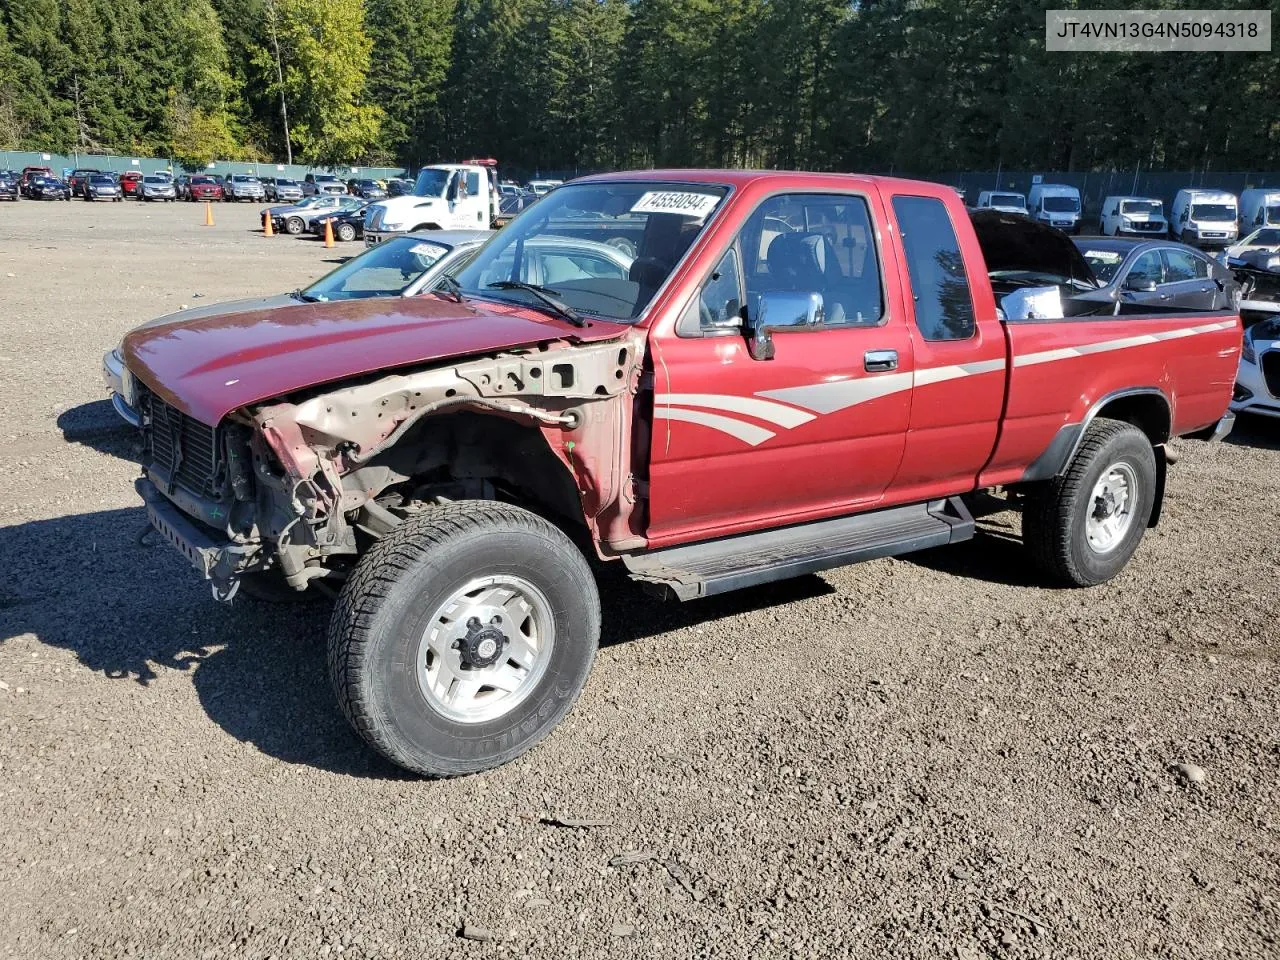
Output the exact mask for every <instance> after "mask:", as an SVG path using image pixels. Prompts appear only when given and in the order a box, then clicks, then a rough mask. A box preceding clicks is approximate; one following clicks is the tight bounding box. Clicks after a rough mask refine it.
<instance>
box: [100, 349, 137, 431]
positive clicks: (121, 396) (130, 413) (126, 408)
mask: <svg viewBox="0 0 1280 960" xmlns="http://www.w3.org/2000/svg"><path fill="white" fill-rule="evenodd" d="M125 375H126V371H125V368H124V361H123V360H122V359H121V358H120V355H119V354H118V353H117V352H116V351H115V350H108V351H107V352H106V353H104V354H103V355H102V382H103V384H105V385H106V388H107V390H108V391H109V392H110V393H111V406H112V407H114V408H115V411H116V413H117V414H119V415H120V419H122V420H123V421H124V422H125V423H127V424H129V426H131V427H138V428H141V426H142V417H141V416H140V415H139V413H138V411H137V410H135V409H134V408H133V407H132V406H131V405H130V403H129V400H128V399H126V397H130V396H131V395H132V393H133V390H132V389H131V387H129V386H126V384H125Z"/></svg>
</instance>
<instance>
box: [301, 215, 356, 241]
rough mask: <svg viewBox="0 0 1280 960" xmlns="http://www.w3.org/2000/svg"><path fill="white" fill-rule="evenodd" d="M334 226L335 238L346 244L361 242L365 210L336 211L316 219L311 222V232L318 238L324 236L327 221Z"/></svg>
mask: <svg viewBox="0 0 1280 960" xmlns="http://www.w3.org/2000/svg"><path fill="white" fill-rule="evenodd" d="M326 220H327V221H329V222H330V223H331V224H333V238H334V239H335V240H341V241H343V242H344V243H345V242H349V241H351V240H360V239H363V237H364V208H363V207H361V208H360V209H358V210H347V211H345V212H344V211H341V210H339V211H335V212H333V213H331V214H329V215H327V216H319V217H316V218H315V219H314V220H313V221H311V232H312V233H314V234H315V235H316V236H317V237H323V236H324V224H325V221H326Z"/></svg>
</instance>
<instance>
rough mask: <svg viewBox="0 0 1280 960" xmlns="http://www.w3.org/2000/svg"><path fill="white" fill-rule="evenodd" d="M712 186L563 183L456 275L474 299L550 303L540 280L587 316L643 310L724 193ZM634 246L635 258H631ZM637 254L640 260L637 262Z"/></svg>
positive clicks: (629, 315)
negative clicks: (541, 295) (525, 286)
mask: <svg viewBox="0 0 1280 960" xmlns="http://www.w3.org/2000/svg"><path fill="white" fill-rule="evenodd" d="M725 193H726V191H725V188H723V187H719V186H713V185H710V184H701V183H698V184H674V185H673V184H664V183H655V182H646V183H637V182H617V183H584V184H570V185H568V186H565V187H560V188H559V189H557V190H555V191H554V192H553V193H550V194H548V195H547V196H546V197H545V198H544V199H542V200H541V201H539V202H538V203H537V204H535V205H534V206H532V207H530V208H529V209H527V210H526V211H525V212H524V213H522V214H520V216H518V217H517V218H516V219H515V220H513V221H512V222H511V224H510V226H508V227H506V228H505V229H503V230H502V231H500V232H499V233H498V234H497V235H496V236H495V237H494V238H493V239H492V240H491V241H490V242H489V243H488V244H487V245H486V246H485V248H484V249H483V250H482V251H481V252H480V254H479V255H478V256H477V257H476V259H475V260H473V261H472V262H471V264H470V265H468V266H467V268H466V269H465V270H463V271H461V272H460V273H458V282H459V283H460V284H461V286H462V288H463V290H464V291H465V292H466V293H467V294H469V295H471V296H481V297H486V298H489V299H495V300H510V301H512V302H516V303H521V304H524V305H527V306H531V307H533V308H534V309H545V308H544V307H543V305H542V303H541V301H540V300H539V299H538V298H537V297H535V296H534V295H533V294H531V293H529V292H528V291H523V290H518V289H515V290H502V291H501V292H499V291H497V290H496V289H495V287H494V285H495V284H502V283H511V282H517V283H520V282H523V283H536V284H539V285H541V286H544V287H547V288H549V290H554V291H556V292H555V296H556V297H558V298H559V299H560V300H562V301H563V302H564V303H565V304H567V305H568V306H569V307H571V308H573V309H574V310H575V311H579V312H581V313H585V314H590V315H594V316H598V317H607V318H610V319H615V320H631V319H635V318H637V317H639V316H640V314H641V313H642V312H643V311H644V309H645V308H646V307H647V306H648V305H649V302H650V301H651V300H652V299H653V296H654V294H656V293H657V292H658V289H659V288H660V287H661V286H662V284H663V283H665V282H666V279H667V277H668V276H670V275H671V272H672V271H673V270H674V269H675V267H676V265H677V264H678V263H679V262H680V261H681V259H682V258H683V257H684V254H685V252H686V251H687V250H688V249H689V247H690V246H691V245H692V244H693V242H694V241H695V240H696V239H697V237H698V235H699V234H701V233H702V230H703V228H704V227H705V226H706V224H707V222H708V220H710V218H711V216H712V215H713V214H714V213H715V211H716V209H717V208H718V207H719V206H720V203H721V201H722V200H723V199H724V197H725ZM633 251H634V255H633ZM633 261H634V262H633Z"/></svg>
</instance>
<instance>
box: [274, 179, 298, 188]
mask: <svg viewBox="0 0 1280 960" xmlns="http://www.w3.org/2000/svg"><path fill="white" fill-rule="evenodd" d="M297 185H298V181H297V180H285V179H283V178H277V179H276V186H277V187H296V186H297Z"/></svg>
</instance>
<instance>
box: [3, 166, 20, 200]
mask: <svg viewBox="0 0 1280 960" xmlns="http://www.w3.org/2000/svg"><path fill="white" fill-rule="evenodd" d="M21 196H22V191H21V190H19V188H18V176H17V174H15V173H14V172H13V171H12V170H4V171H0V200H13V201H14V202H17V201H18V200H19V199H20V198H21Z"/></svg>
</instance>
